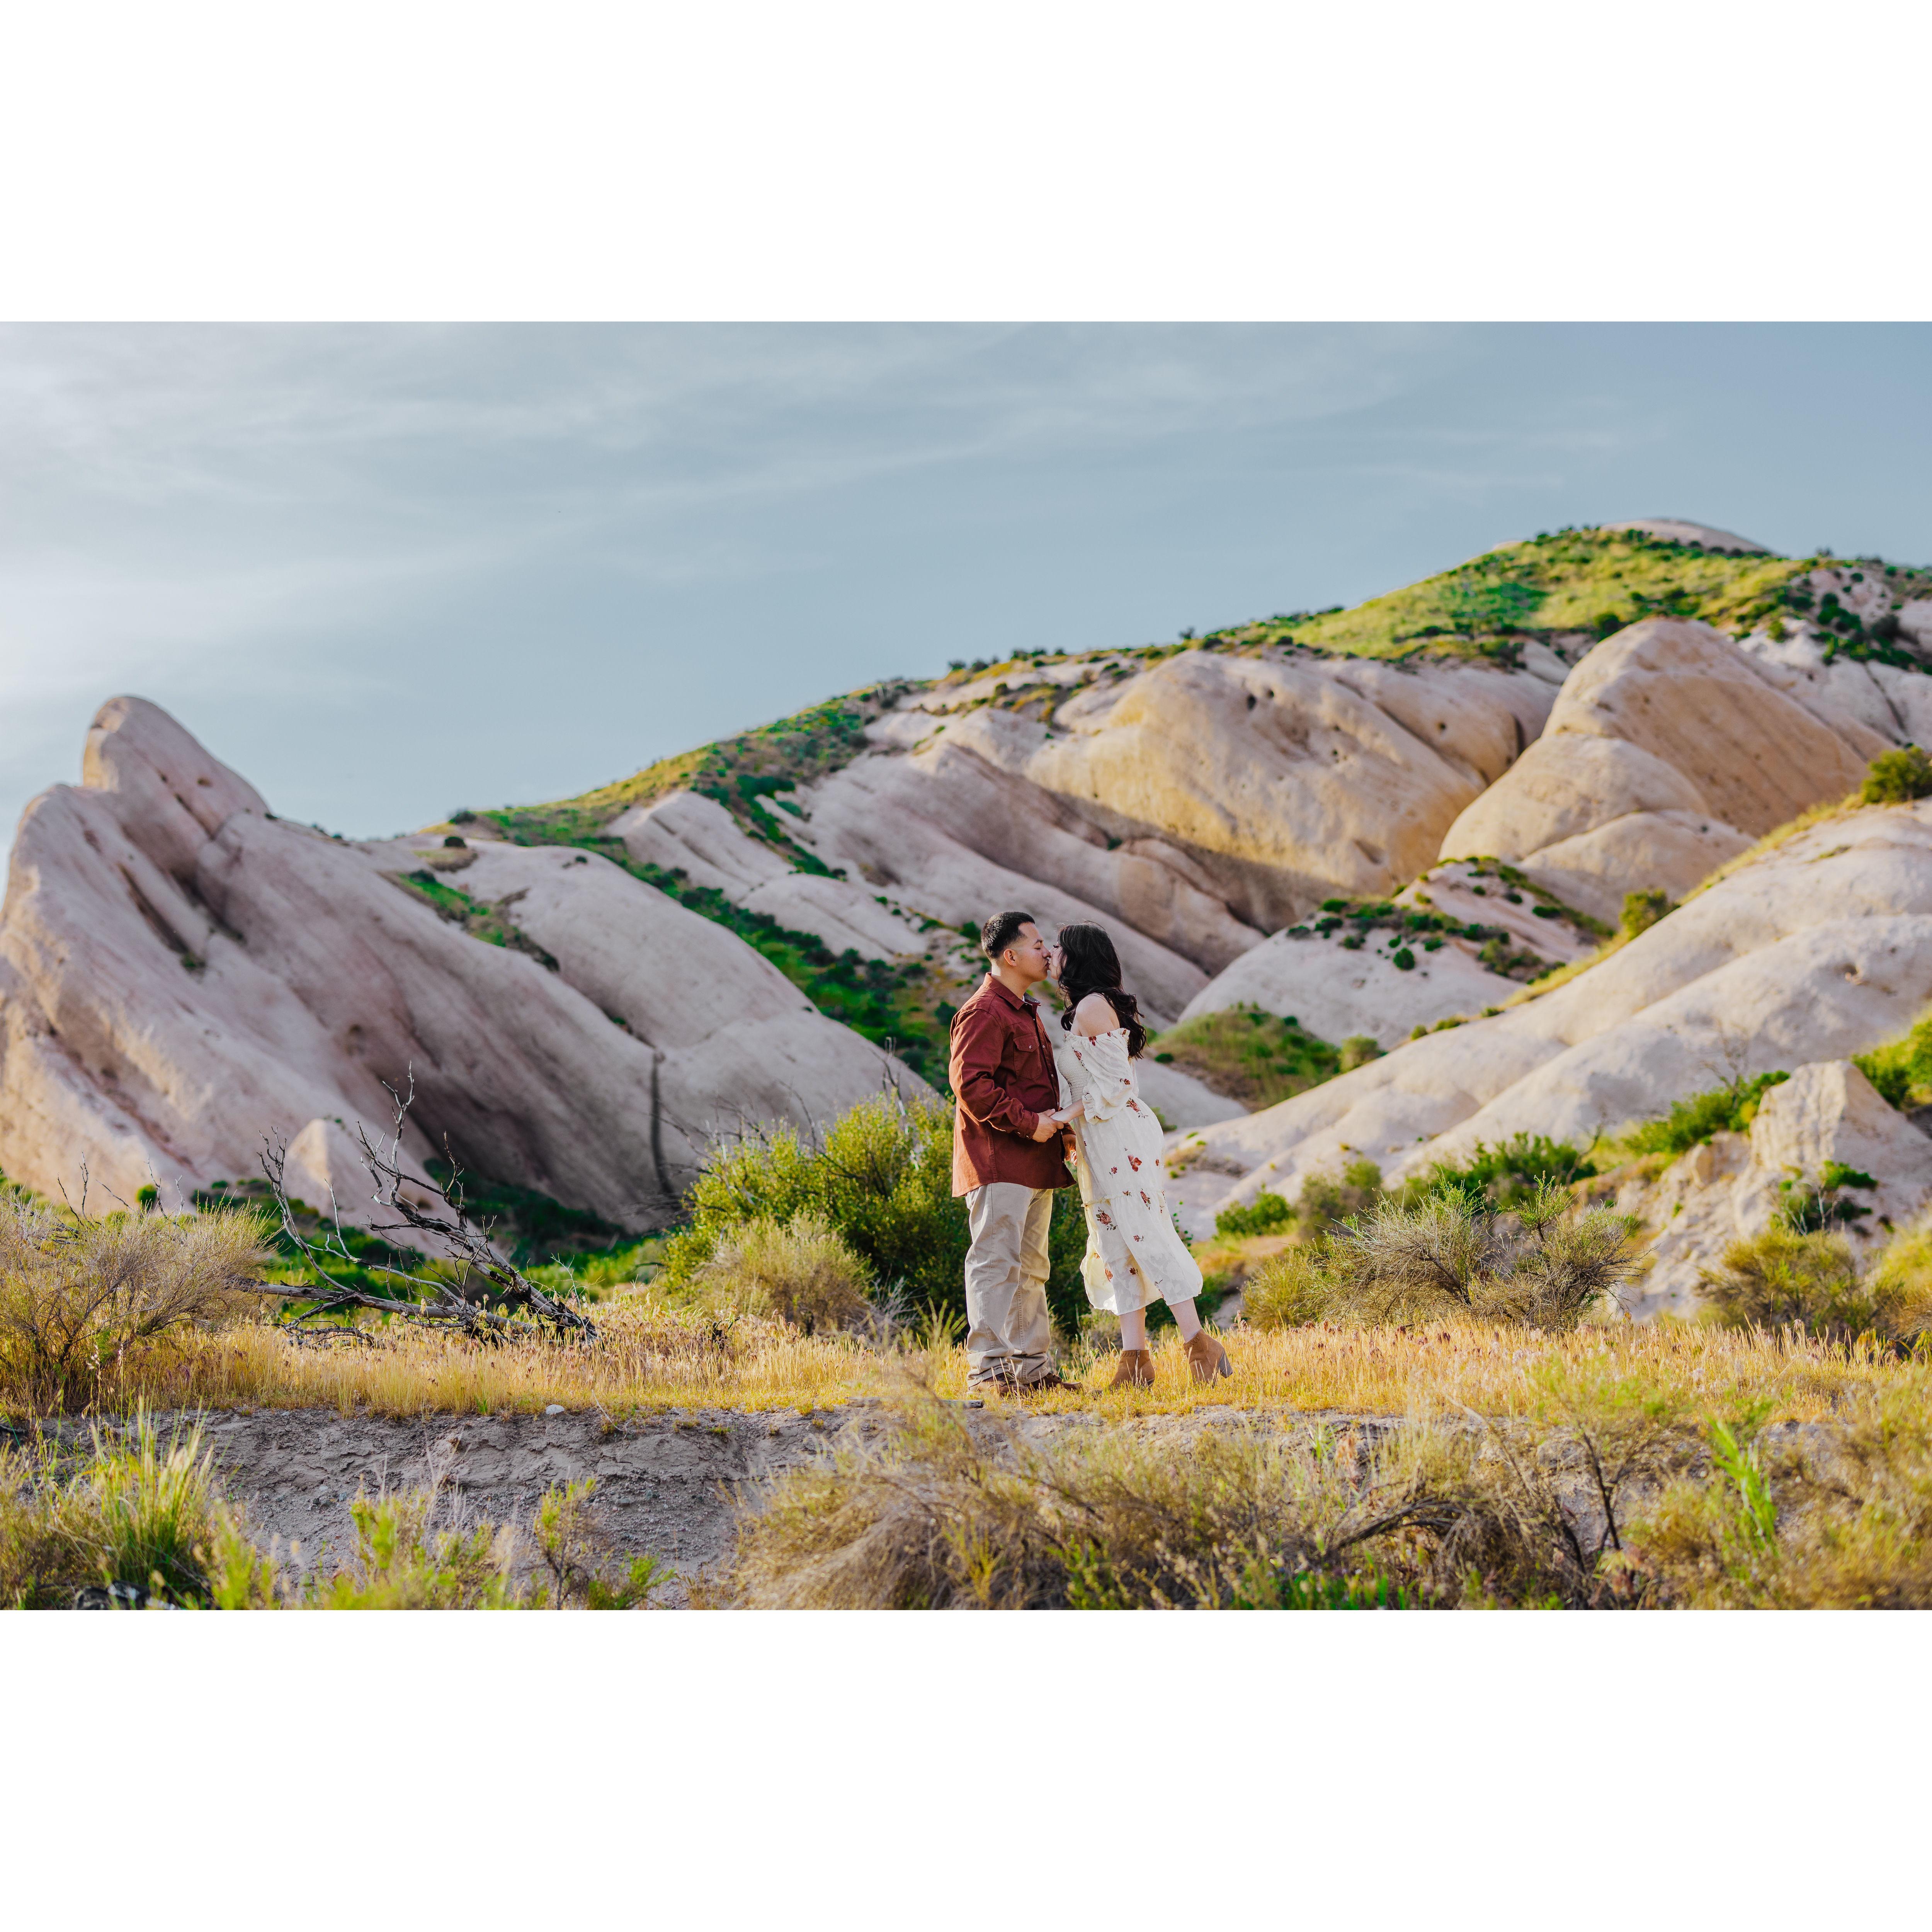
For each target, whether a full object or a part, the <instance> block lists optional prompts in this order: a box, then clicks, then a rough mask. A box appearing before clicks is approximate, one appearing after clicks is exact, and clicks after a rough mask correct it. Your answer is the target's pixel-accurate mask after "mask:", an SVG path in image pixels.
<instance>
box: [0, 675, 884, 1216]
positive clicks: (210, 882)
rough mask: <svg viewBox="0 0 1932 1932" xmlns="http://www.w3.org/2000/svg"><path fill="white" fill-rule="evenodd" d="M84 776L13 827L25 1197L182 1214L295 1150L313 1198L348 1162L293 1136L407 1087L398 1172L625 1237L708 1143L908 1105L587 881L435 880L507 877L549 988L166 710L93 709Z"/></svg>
mask: <svg viewBox="0 0 1932 1932" xmlns="http://www.w3.org/2000/svg"><path fill="white" fill-rule="evenodd" d="M86 770H87V773H88V775H89V778H91V779H93V780H95V782H94V783H92V784H89V785H86V786H83V787H68V786H55V787H53V789H52V790H50V791H48V792H46V793H43V794H42V795H41V796H40V797H39V798H38V799H35V800H34V802H33V803H32V804H31V805H29V806H28V809H27V811H26V814H24V816H23V820H22V823H21V827H20V834H19V836H18V838H17V841H16V844H15V847H14V850H13V856H12V861H11V865H10V871H9V875H8V881H7V896H6V901H5V907H4V910H0V1169H5V1171H6V1172H7V1173H9V1174H10V1175H12V1176H13V1178H16V1179H18V1180H20V1181H25V1182H26V1184H28V1185H29V1186H31V1187H35V1188H37V1189H39V1190H42V1191H43V1192H46V1193H55V1192H57V1190H58V1189H59V1188H60V1187H62V1185H65V1186H67V1187H68V1189H69V1190H70V1191H74V1190H76V1189H77V1185H78V1182H79V1178H80V1169H81V1167H82V1166H83V1163H85V1164H86V1167H87V1168H88V1169H89V1174H90V1175H91V1177H92V1182H93V1184H94V1185H95V1187H96V1188H97V1189H101V1188H103V1187H105V1188H107V1189H111V1190H113V1193H115V1194H116V1195H118V1196H120V1197H121V1198H122V1199H130V1200H131V1199H132V1198H133V1193H134V1192H135V1190H137V1189H138V1188H139V1187H142V1186H143V1185H145V1184H147V1183H148V1181H150V1180H152V1181H155V1182H156V1183H157V1184H160V1186H161V1187H162V1189H163V1198H164V1199H167V1200H168V1201H169V1204H170V1205H174V1204H175V1202H176V1201H177V1199H178V1198H179V1197H180V1195H181V1194H184V1193H186V1192H187V1191H189V1190H193V1189H194V1188H197V1187H206V1186H208V1184H210V1183H211V1181H214V1180H216V1179H224V1180H233V1179H236V1178H240V1177H242V1176H244V1175H248V1174H250V1173H251V1172H254V1168H255V1163H256V1159H257V1155H258V1154H259V1151H260V1146H261V1143H262V1141H263V1137H264V1136H281V1137H293V1138H296V1139H300V1140H301V1142H302V1156H301V1160H300V1163H299V1168H300V1172H302V1175H303V1176H304V1177H305V1182H306V1183H307V1184H316V1185H319V1184H320V1183H322V1182H323V1181H326V1180H327V1179H328V1178H330V1177H332V1176H339V1175H340V1173H341V1171H342V1170H341V1154H342V1148H341V1144H340V1143H339V1142H338V1141H337V1140H336V1139H335V1135H334V1134H333V1133H331V1132H330V1131H329V1129H328V1127H327V1126H326V1124H327V1123H329V1122H335V1123H336V1124H337V1125H338V1127H342V1128H344V1129H346V1128H347V1127H353V1125H354V1124H355V1123H356V1121H358V1120H362V1121H369V1122H371V1123H377V1122H382V1121H386V1120H387V1118H388V1110H389V1102H388V1100H387V1097H386V1095H385V1094H384V1092H383V1086H382V1084H381V1083H382V1082H383V1079H389V1080H391V1081H392V1082H397V1083H398V1084H400V1083H401V1082H404V1081H406V1080H407V1079H408V1078H409V1077H410V1073H411V1070H413V1074H414V1078H415V1081H416V1089H417V1095H418V1099H417V1104H416V1109H415V1112H414V1113H413V1116H412V1118H413V1122H414V1124H415V1125H414V1129H413V1132H412V1134H411V1136H410V1139H409V1141H408V1143H407V1152H408V1154H410V1156H411V1157H413V1159H416V1160H422V1159H423V1158H424V1157H427V1155H428V1154H429V1153H430V1152H431V1150H432V1148H434V1147H435V1146H437V1145H439V1144H440V1141H441V1139H442V1137H443V1135H445V1134H447V1135H448V1136H449V1139H450V1140H451V1142H452V1145H453V1146H454V1147H455V1150H456V1151H457V1154H458V1157H459V1158H460V1159H461V1160H464V1161H465V1162H466V1163H469V1164H470V1165H471V1166H473V1167H474V1168H475V1169H477V1170H478V1171H479V1172H482V1173H484V1174H486V1175H489V1176H490V1177H491V1178H496V1179H499V1180H503V1181H511V1182H513V1183H514V1184H518V1185H521V1186H525V1187H533V1188H536V1189H538V1190H541V1191H542V1192H544V1193H548V1194H550V1195H552V1196H554V1197H555V1198H556V1199H559V1200H561V1201H562V1202H565V1203H566V1204H568V1205H572V1206H576V1207H581V1208H589V1209H591V1210H592V1211H595V1212H596V1213H598V1214H601V1215H603V1216H604V1217H605V1218H606V1219H607V1220H611V1221H613V1222H614V1223H618V1224H619V1225H625V1226H640V1225H644V1224H646V1223H648V1222H649V1221H650V1220H652V1219H654V1218H657V1217H661V1214H662V1212H663V1211H664V1207H665V1205H666V1197H667V1195H668V1194H669V1193H670V1191H671V1190H672V1189H673V1188H674V1187H676V1185H677V1184H679V1181H681V1179H682V1178H684V1177H685V1176H686V1175H688V1172H689V1171H690V1165H691V1161H692V1160H693V1158H694V1154H695V1151H696V1142H697V1137H699V1136H701V1135H702V1133H703V1132H704V1131H705V1130H706V1128H707V1127H709V1126H711V1125H712V1124H719V1123H721V1122H723V1121H727V1120H730V1119H735V1118H740V1117H751V1118H757V1117H762V1118H766V1119H788V1120H792V1121H798V1122H799V1123H801V1124H804V1123H805V1122H808V1121H813V1120H816V1119H819V1118H823V1117H824V1116H826V1115H829V1114H830V1113H832V1112H836V1111H838V1109H840V1108H841V1107H842V1106H844V1105H846V1104H848V1103H849V1102H850V1100H853V1099H855V1098H856V1097H858V1096H859V1094H862V1093H864V1092H866V1091H873V1090H874V1089H875V1088H877V1085H878V1084H879V1083H880V1082H881V1081H882V1080H890V1081H894V1082H898V1083H899V1084H900V1085H902V1086H907V1085H912V1086H916V1084H917V1083H916V1082H913V1079H912V1076H910V1074H908V1073H907V1072H906V1071H905V1070H904V1069H903V1068H900V1067H897V1066H896V1065H895V1064H889V1063H888V1062H887V1061H886V1058H885V1057H884V1056H883V1055H881V1054H880V1053H879V1052H877V1049H874V1048H872V1047H871V1046H868V1045H867V1044H866V1043H865V1042H863V1041H862V1040H859V1039H858V1038H857V1037H856V1036H855V1035H853V1034H850V1033H849V1032H848V1031H847V1030H845V1029H844V1028H840V1027H838V1026H836V1025H834V1023H833V1022H831V1021H829V1020H828V1019H826V1018H825V1017H824V1016H823V1015H821V1014H820V1013H817V1011H816V1010H814V1009H813V1008H812V1007H811V1006H810V1004H809V1003H808V1001H805V998H804V996H803V995H802V994H800V993H799V992H797V991H796V989H795V988H793V987H792V986H790V983H789V982H787V981H786V980H784V978H783V977H782V976H781V975H780V974H778V973H777V972H776V971H775V969H773V968H772V967H771V966H770V965H769V963H768V962H766V961H765V960H764V959H762V958H761V957H760V956H759V955H758V954H757V953H754V951H752V950H751V948H750V947H747V946H745V944H743V942H742V941H739V940H738V939H737V938H736V937H735V936H734V935H732V934H730V932H727V931H725V930H724V929H722V928H721V927H719V926H715V925H713V924H712V923H711V922H709V921H706V920H705V919H700V918H699V917H698V916H697V915H696V914H694V913H689V912H687V911H685V910H684V908H682V907H679V906H678V905H676V904H675V903H674V902H673V901H670V900H669V899H667V898H665V897H664V895H662V894H661V893H658V892H653V891H652V889H650V888H649V887H648V886H644V885H643V884H641V883H639V882H638V881H637V880H634V879H632V878H630V877H628V875H626V874H624V873H623V872H622V871H621V870H620V869H619V868H617V867H616V866H613V865H610V863H609V862H607V861H606V860H604V859H596V858H592V857H590V856H588V855H583V856H581V858H580V857H579V855H574V854H571V853H568V852H566V851H562V850H556V849H554V848H546V849H540V850H530V851H525V850H523V849H522V848H519V847H511V846H508V845H501V844H499V845H493V846H490V847H488V848H487V849H486V850H482V851H480V852H479V853H478V855H477V856H476V858H475V859H474V860H473V861H472V862H471V864H470V865H468V866H466V868H464V869H463V871H461V872H460V873H458V874H455V875H454V876H453V883H455V885H457V886H460V887H461V888H462V889H464V890H466V891H467V892H471V893H472V895H475V896H477V897H478V899H479V901H482V900H483V898H484V895H486V894H487V892H490V891H493V890H495V889H496V888H497V887H498V886H500V885H502V884H504V883H507V882H508V881H511V880H514V881H515V883H511V884H509V886H508V891H507V892H503V893H502V898H505V899H511V900H514V904H512V905H511V906H509V907H507V908H506V910H507V912H508V914H509V915H510V916H513V917H514V918H515V919H517V922H518V923H519V924H520V925H521V926H523V929H525V930H526V931H528V932H531V933H532V935H533V943H534V944H538V945H541V947H544V950H547V951H549V952H550V953H553V954H554V955H555V956H556V957H557V959H558V961H559V968H560V969H561V970H559V971H550V970H547V968H545V967H544V965H541V964H540V963H539V962H538V959H535V957H533V956H530V955H529V954H528V953H524V952H521V951H517V950H512V949H508V948H505V947H498V946H494V945H490V944H485V943H484V942H483V941H480V940H478V939H476V938H472V937H470V936H469V935H466V934H465V933H464V932H462V931H461V930H460V929H458V928H457V927H456V926H453V925H451V924H449V923H448V922H446V921H444V920H443V919H441V918H440V917H439V916H437V913H435V912H434V911H433V910H431V908H430V907H428V905H426V904H423V903H422V901H421V900H420V899H419V898H416V897H415V896H413V895H411V894H410V892H407V891H405V890H404V889H401V887H399V886H398V885H396V884H395V883H392V880H390V879H389V877H385V876H384V874H385V873H386V872H388V871H395V869H397V865H396V859H397V856H398V855H397V854H395V853H392V852H387V851H384V850H380V849H378V848H377V847H357V846H356V845H354V844H350V843H347V842H346V841H338V840H336V839H332V838H329V837H327V836H325V835H323V834H320V833H318V832H314V831H311V830H309V829H305V828H303V827H301V826H294V825H291V824H289V823H284V822H282V821H278V820H275V819H273V818H272V817H270V816H269V814H268V813H267V812H266V808H264V807H263V805H262V802H261V800H260V796H259V794H257V793H254V791H253V790H252V789H251V787H248V786H247V784H245V781H242V780H241V779H240V778H239V777H237V775H236V774H234V773H233V772H229V771H227V770H226V768H225V767H223V766H220V764H218V763H217V762H216V761H214V760H211V759H210V758H208V756H207V754H205V752H204V751H202V749H201V748H200V747H199V745H196V743H195V742H194V741H193V739H191V738H190V736H188V734H187V733H186V732H184V730H181V727H180V726H179V725H178V724H176V723H175V721H174V720H173V719H172V718H169V717H168V716H167V715H166V713H165V712H162V711H160V709H158V708H157V706H153V705H151V704H147V703H144V702H142V700H138V699H121V700H115V703H113V705H110V706H107V707H105V708H104V709H103V711H102V712H101V715H100V716H99V718H98V719H97V721H96V724H95V730H94V732H93V733H92V734H91V736H90V741H89V751H88V762H87V766H86ZM204 780H205V782H203V781H204ZM566 869H567V870H568V871H569V872H570V873H571V874H572V877H571V879H570V880H569V882H568V885H567V886H563V885H560V884H559V876H560V874H562V872H563V871H565V870H566ZM593 877H594V879H595V884H594V885H591V884H589V882H590V881H591V880H592V879H593ZM586 886H589V889H586ZM519 895H520V896H519ZM538 934H540V935H541V938H535V937H534V935H538ZM640 962H642V963H641V964H640ZM652 968H655V969H657V972H658V973H661V975H662V977H663V983H662V984H660V983H659V982H658V977H656V974H654V973H653V971H651V970H649V969H652ZM679 980H682V983H683V984H684V986H685V987H686V988H687V989H691V991H690V996H689V997H688V998H684V999H682V1000H681V999H679V998H677V997H676V991H675V988H676V983H677V982H678V981H679ZM616 999H624V1000H626V1001H628V1002H629V1003H630V1004H631V1005H632V1006H633V1007H634V1009H635V1010H637V1014H638V1016H639V1020H638V1021H634V1020H633V1019H632V1016H631V1014H628V1013H626V1014H623V1015H622V1019H624V1020H625V1021H626V1022H631V1025H629V1026H628V1027H627V1026H625V1025H620V1024H619V1022H618V1021H617V1020H615V1019H613V1018H611V1017H610V1013H611V1012H612V1010H613V1007H612V1006H611V1005H610V1004H606V1002H607V1001H615V1000H616ZM653 1000H654V1001H655V1004H650V1003H649V1002H650V1001H653ZM645 1019H648V1021H649V1022H650V1023H651V1024H652V1025H654V1026H655V1028H657V1033H656V1037H650V1036H649V1035H648V1034H643V1032H642V1030H641V1027H640V1025H639V1021H641V1020H645ZM767 1103H769V1106H767ZM317 1121H321V1122H323V1123H324V1124H325V1126H324V1127H323V1129H322V1130H320V1131H319V1132H318V1131H317V1130H316V1129H315V1127H314V1123H316V1122H317Z"/></svg>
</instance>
